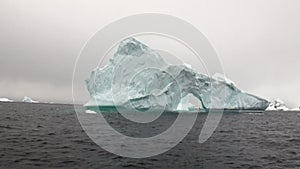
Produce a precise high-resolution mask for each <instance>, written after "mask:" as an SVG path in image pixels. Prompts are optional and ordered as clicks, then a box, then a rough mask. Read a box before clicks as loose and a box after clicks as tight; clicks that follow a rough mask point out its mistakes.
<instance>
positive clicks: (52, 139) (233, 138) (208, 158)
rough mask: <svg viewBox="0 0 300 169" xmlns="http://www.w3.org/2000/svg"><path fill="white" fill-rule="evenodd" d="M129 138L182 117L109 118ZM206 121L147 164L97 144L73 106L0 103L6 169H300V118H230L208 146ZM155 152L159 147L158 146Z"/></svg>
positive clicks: (0, 152)
mask: <svg viewBox="0 0 300 169" xmlns="http://www.w3.org/2000/svg"><path fill="white" fill-rule="evenodd" d="M105 117H106V118H107V119H108V121H109V123H110V124H111V125H112V126H113V127H115V128H116V129H118V130H119V131H120V132H124V133H125V134H126V135H130V136H139V137H149V136H152V135H155V134H158V133H160V132H162V131H164V130H165V129H166V128H168V127H169V126H170V124H172V122H173V121H174V120H175V118H176V115H174V114H164V115H163V116H162V117H161V118H160V119H159V120H157V121H155V122H153V123H151V124H149V125H143V126H138V127H137V126H135V124H133V123H130V122H128V121H126V120H124V119H123V118H122V117H121V116H118V115H117V114H107V115H105ZM205 118H206V115H204V114H202V115H199V116H198V118H197V121H196V124H195V125H194V127H193V129H192V130H191V132H190V133H189V135H188V136H187V137H186V138H185V139H184V140H183V141H182V142H180V144H178V145H177V146H176V147H175V148H173V149H171V150H170V151H168V152H166V153H164V154H161V155H158V156H155V157H151V158H146V159H130V158H124V157H118V156H116V155H113V154H111V153H109V152H106V151H104V150H103V149H101V148H100V147H99V146H98V145H96V144H95V143H93V141H91V140H90V138H89V137H88V136H87V135H86V134H85V132H84V131H83V129H82V128H81V126H80V124H79V121H78V119H77V116H76V113H75V112H74V109H73V106H72V105H50V104H25V103H0V119H1V120H0V141H1V142H0V168H1V169H2V168H7V169H8V168H9V169H11V168H31V169H34V168H68V169H69V168H101V169H103V168H162V169H166V168H193V169H195V168H222V169H223V168H243V169H244V168H273V169H275V168H300V113H299V112H266V113H263V114H245V113H242V114H236V113H229V114H224V115H223V117H222V120H221V122H220V124H219V126H218V128H217V130H216V131H215V133H214V135H213V136H212V137H211V138H210V139H209V140H208V141H207V142H205V143H204V144H199V143H198V137H199V134H200V131H201V127H202V125H203V122H204V119H205ZM153 148H155V144H153Z"/></svg>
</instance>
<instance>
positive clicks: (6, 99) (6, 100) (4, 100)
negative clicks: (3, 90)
mask: <svg viewBox="0 0 300 169" xmlns="http://www.w3.org/2000/svg"><path fill="white" fill-rule="evenodd" d="M0 102H13V100H10V99H8V98H0Z"/></svg>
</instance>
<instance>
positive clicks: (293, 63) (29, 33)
mask: <svg viewBox="0 0 300 169" xmlns="http://www.w3.org/2000/svg"><path fill="white" fill-rule="evenodd" d="M299 7H300V2H299V1H285V0H266V1H259V0H251V1H250V0H249V1H239V0H226V1H212V0H205V1H189V2H186V1H183V0H179V1H176V2H174V1H160V0H155V1H140V0H135V1H131V2H128V1H117V0H112V1H94V2H91V1H89V2H87V1H83V0H80V1H72V0H66V1H50V0H48V1H35V0H28V1H22V0H16V1H11V0H2V1H1V2H0V24H1V26H0V37H1V38H0V76H1V79H0V88H1V90H0V97H10V98H13V99H21V98H22V97H23V96H24V95H28V96H30V97H33V98H37V99H41V100H49V101H56V102H71V79H72V71H73V66H74V63H75V59H76V57H77V55H78V53H79V51H80V49H81V48H82V46H83V45H84V44H85V42H86V41H87V40H88V39H89V37H90V36H92V35H93V33H95V32H96V31H97V30H98V29H100V28H101V27H103V26H104V25H106V24H108V23H110V22H112V21H114V20H116V19H118V18H121V17H124V16H128V15H132V14H137V13H144V12H161V13H166V14H170V15H174V16H177V17H179V18H182V19H185V20H186V21H188V22H190V23H191V24H193V25H194V26H196V27H197V28H198V29H199V30H200V31H202V32H203V33H204V34H205V35H206V36H207V38H208V39H209V40H210V41H211V43H212V44H213V45H214V46H215V48H216V50H217V52H218V54H219V56H220V59H221V60H222V62H223V66H224V70H225V73H226V75H227V76H228V77H229V78H231V79H232V80H233V81H235V82H236V83H237V84H238V86H239V87H240V88H241V89H243V90H245V91H249V92H250V93H254V94H257V95H259V96H262V97H265V98H267V99H276V98H281V99H282V100H284V101H285V102H287V103H288V105H289V107H291V108H292V107H296V106H299V105H300V89H299V86H300V79H299V78H297V77H298V75H297V73H299V72H300V67H299V63H300V56H299V55H300V48H299V44H300V32H299V30H300V20H299V16H300V11H299V10H298V9H299ZM91 69H92V68H91ZM82 92H83V93H86V91H82ZM82 101H83V102H84V100H82Z"/></svg>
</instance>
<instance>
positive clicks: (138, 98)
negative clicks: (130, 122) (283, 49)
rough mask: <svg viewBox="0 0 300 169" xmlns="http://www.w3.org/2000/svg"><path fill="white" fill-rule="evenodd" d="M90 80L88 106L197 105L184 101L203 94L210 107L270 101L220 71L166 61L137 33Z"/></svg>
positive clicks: (261, 107)
mask: <svg viewBox="0 0 300 169" xmlns="http://www.w3.org/2000/svg"><path fill="white" fill-rule="evenodd" d="M86 84H87V88H88V91H89V93H90V95H91V100H90V101H89V102H88V103H87V104H86V105H85V106H96V105H99V106H111V105H115V106H124V107H128V106H131V107H134V108H136V109H149V108H151V107H160V106H165V108H166V110H170V111H173V110H178V109H187V107H186V106H188V107H192V105H185V106H183V105H182V104H183V103H184V104H187V103H185V99H186V96H187V95H188V94H191V95H194V96H195V97H196V98H198V99H199V100H200V101H201V103H202V107H203V108H205V109H209V108H217V109H218V108H221V109H222V108H224V109H259V110H265V109H266V108H267V107H268V105H269V102H268V101H267V100H265V99H262V98H259V97H256V96H254V95H251V94H248V93H245V92H243V91H241V90H240V89H238V88H237V87H236V85H235V84H234V83H233V82H232V81H231V80H229V79H226V78H224V76H222V75H220V74H216V75H214V76H213V77H209V76H207V75H204V74H200V73H197V72H195V71H194V70H193V69H192V68H191V67H190V66H187V65H185V64H183V65H170V64H167V63H166V62H165V61H164V60H163V58H162V57H161V56H160V55H159V54H158V52H156V51H155V50H152V49H150V48H149V47H148V46H146V45H145V44H143V43H141V42H139V41H137V40H135V39H133V38H128V39H125V40H123V41H122V42H121V43H120V45H119V47H118V49H117V51H116V53H115V54H114V56H113V58H112V59H111V60H110V61H109V63H108V64H107V65H106V66H105V67H103V68H98V67H97V68H95V69H94V70H93V71H92V73H91V76H90V78H89V79H87V80H86ZM218 99H219V100H220V99H222V100H223V101H219V100H218ZM220 103H222V104H220Z"/></svg>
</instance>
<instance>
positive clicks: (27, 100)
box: [22, 96, 38, 103]
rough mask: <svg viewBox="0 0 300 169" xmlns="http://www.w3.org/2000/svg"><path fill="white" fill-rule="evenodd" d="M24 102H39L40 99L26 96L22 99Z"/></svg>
mask: <svg viewBox="0 0 300 169" xmlns="http://www.w3.org/2000/svg"><path fill="white" fill-rule="evenodd" d="M22 101H23V102H26V103H38V101H35V100H32V99H31V98H30V97H28V96H25V97H24V99H23V100H22Z"/></svg>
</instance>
